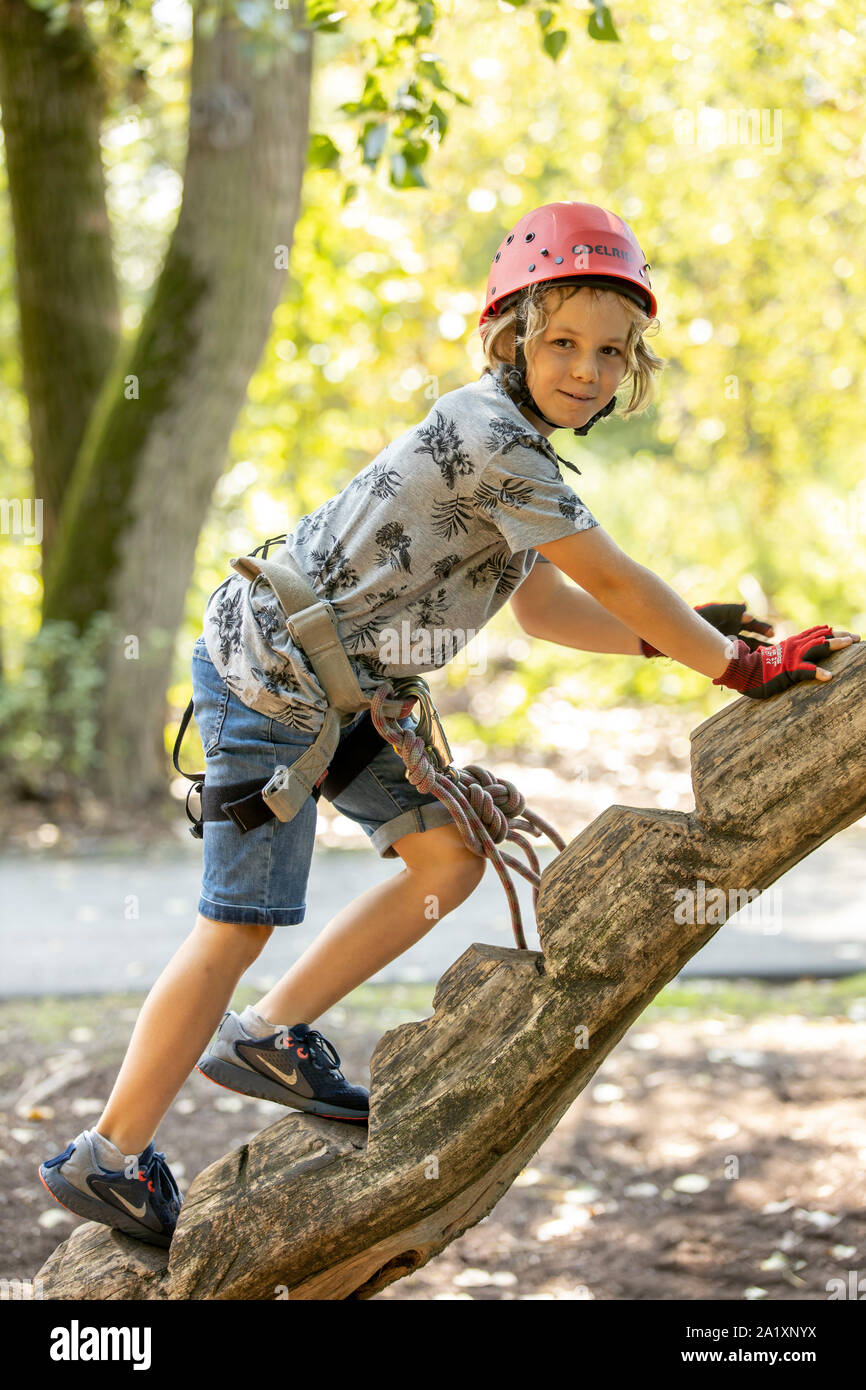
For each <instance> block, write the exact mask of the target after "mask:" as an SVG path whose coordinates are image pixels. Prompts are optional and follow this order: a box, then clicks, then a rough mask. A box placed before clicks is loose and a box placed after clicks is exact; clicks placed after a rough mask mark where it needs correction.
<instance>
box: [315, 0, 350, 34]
mask: <svg viewBox="0 0 866 1390" xmlns="http://www.w3.org/2000/svg"><path fill="white" fill-rule="evenodd" d="M347 14H348V11H347V10H335V9H334V6H333V4H332V0H307V15H306V26H307V28H309V29H317V30H319V31H321V32H327V31H333V30H335V29H338V28H339V26H340V20H341V19H345V18H346V15H347Z"/></svg>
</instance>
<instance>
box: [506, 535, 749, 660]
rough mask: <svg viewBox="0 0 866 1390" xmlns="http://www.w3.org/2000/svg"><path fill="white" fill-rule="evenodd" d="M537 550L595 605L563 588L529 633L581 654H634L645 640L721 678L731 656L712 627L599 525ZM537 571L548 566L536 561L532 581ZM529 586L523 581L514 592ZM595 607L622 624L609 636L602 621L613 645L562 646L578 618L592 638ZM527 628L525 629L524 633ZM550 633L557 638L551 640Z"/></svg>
mask: <svg viewBox="0 0 866 1390" xmlns="http://www.w3.org/2000/svg"><path fill="white" fill-rule="evenodd" d="M535 549H536V550H537V551H538V552H539V554H540V555H544V556H546V558H547V559H548V560H550V561H551V563H552V564H553V565H554V566H556V568H557V569H559V570H561V571H562V572H563V574H566V575H568V577H569V579H573V580H574V581H575V583H576V584H579V585H580V586H581V588H582V589H584V590H586V594H587V595H589V596H590V597H591V598H592V599H594V600H595V603H596V607H595V608H593V607H591V606H587V605H586V603H585V602H584V601H583V600H584V598H585V596H584V595H580V594H573V591H572V590H570V589H569V587H568V585H564V586H563V591H562V592H561V593H560V594H559V595H558V597H557V598H556V599H555V601H553V600H551V601H550V602H549V603H547V604H545V605H543V609H542V614H541V615H540V625H541V626H543V629H544V630H543V631H536V632H535V634H534V635H536V636H541V637H546V638H547V640H549V641H555V642H560V643H561V644H562V645H566V646H578V645H580V646H581V647H582V648H583V649H584V650H587V651H625V652H628V653H630V654H631V653H633V654H634V655H637V654H638V653H639V652H640V638H641V637H644V638H645V639H646V640H647V641H648V642H650V643H651V644H652V645H653V646H654V647H658V648H659V650H660V651H663V652H666V653H667V655H668V656H670V657H673V659H674V660H675V661H679V662H680V663H681V664H682V665H683V666H688V667H690V668H691V670H693V671H700V672H701V674H702V675H704V676H707V677H708V678H709V679H711V680H714V679H715V678H716V677H717V676H720V675H722V673H723V672H724V671H725V669H726V668H727V666H728V663H729V661H730V659H731V650H730V642H729V639H728V638H725V637H723V636H722V635H721V633H719V632H716V630H715V629H714V628H712V627H710V625H709V624H708V623H707V622H705V621H704V619H703V618H701V617H700V616H699V614H697V613H696V612H695V611H694V609H693V608H691V607H690V606H689V605H688V604H687V603H686V601H685V599H682V598H680V596H679V594H677V593H676V592H675V591H674V590H673V589H672V588H671V587H670V586H669V585H668V584H666V583H665V582H664V580H663V579H659V577H658V575H655V574H653V572H652V570H649V569H647V568H646V566H645V565H640V564H638V563H637V561H635V560H632V559H630V557H629V556H628V555H626V554H625V552H624V551H622V550H620V548H619V546H618V545H616V543H615V542H614V541H613V539H612V538H611V537H610V536H609V535H608V534H607V532H606V531H605V530H604V529H603V528H602V527H601V526H593V527H592V528H591V529H590V530H588V531H580V532H578V533H577V535H572V536H565V537H564V538H563V539H562V540H559V541H548V542H547V543H546V544H545V545H539V546H536V547H535ZM539 569H540V570H541V571H542V572H546V571H547V569H548V566H546V565H542V566H538V565H537V564H536V566H535V567H534V569H533V571H532V573H531V574H530V576H529V579H530V580H531V579H532V575H533V574H534V573H535V571H536V570H539ZM528 582H529V580H526V581H524V584H522V585H521V586H520V589H523V588H524V585H525V584H526V583H528ZM520 589H518V591H517V592H518V593H519V592H520ZM556 605H561V607H562V610H563V612H564V614H565V617H564V618H563V619H562V620H561V619H560V617H559V615H558V613H557V612H555V611H554V609H555V607H556ZM599 607H600V608H601V609H604V610H605V611H606V612H607V613H608V614H609V615H612V617H613V618H614V619H616V620H617V622H618V623H619V624H620V630H618V631H612V630H611V629H610V619H608V624H607V632H608V633H609V634H610V638H611V641H612V642H613V643H614V645H611V646H602V647H597V646H593V647H586V646H584V643H583V641H580V643H578V642H577V641H576V640H569V641H566V642H563V641H562V637H563V635H566V636H567V634H568V633H569V631H570V630H571V629H570V628H569V627H568V621H569V619H570V618H572V617H573V618H578V616H579V615H581V616H582V619H583V621H584V622H585V623H589V625H590V628H591V629H592V631H593V632H594V633H595V635H596V638H598V636H599V634H600V632H601V618H600V615H599V613H598V608H599ZM521 621H522V620H521ZM522 625H523V626H524V627H525V626H526V624H522ZM623 628H624V629H625V630H626V631H627V632H628V633H629V634H630V639H628V640H631V639H633V645H629V644H627V639H626V638H625V637H624V636H623V633H622V630H621V629H623ZM526 630H527V631H529V628H527V629H526ZM553 632H557V633H559V634H560V635H559V636H552V635H551V633H553ZM620 638H622V641H620Z"/></svg>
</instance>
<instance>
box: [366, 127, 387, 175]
mask: <svg viewBox="0 0 866 1390" xmlns="http://www.w3.org/2000/svg"><path fill="white" fill-rule="evenodd" d="M387 138H388V123H387V121H383V122H382V124H381V125H374V124H373V123H372V122H370V123H368V124H367V125H365V126H364V129H363V131H362V132H361V145H362V146H363V150H364V163H365V164H369V165H370V166H371V167H375V165H376V164H377V163H378V162H379V156H380V155H381V153H382V151H383V149H384V148H385V141H386V140H387Z"/></svg>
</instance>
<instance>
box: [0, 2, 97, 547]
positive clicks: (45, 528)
mask: <svg viewBox="0 0 866 1390" xmlns="http://www.w3.org/2000/svg"><path fill="white" fill-rule="evenodd" d="M0 105H2V116H3V139H4V146H5V157H6V168H7V176H8V184H9V205H10V208H11V212H12V226H13V231H14V243H15V247H14V249H15V268H16V292H17V302H18V315H19V322H20V336H21V372H22V380H23V385H24V392H25V394H26V396H27V404H28V408H29V419H30V444H31V449H32V454H33V489H34V498H38V499H41V501H42V567H43V572H44V571H45V569H46V567H47V564H48V561H49V560H50V557H51V555H52V552H53V548H54V541H55V536H56V531H57V521H58V517H59V515H60V510H61V507H62V504H63V500H64V498H65V496H66V491H67V487H68V485H69V480H70V478H71V476H72V473H73V469H74V466H75V460H76V458H77V456H78V452H79V449H80V447H81V441H82V438H83V436H84V432H85V428H86V425H87V421H88V418H89V416H90V413H91V410H92V409H93V405H94V402H95V400H96V397H97V395H98V393H99V389H100V387H101V385H102V382H103V381H104V379H105V374H106V372H107V371H108V369H109V367H110V366H111V363H112V361H113V359H114V357H115V353H116V352H117V348H118V343H119V341H120V331H121V321H120V307H119V302H118V290H117V282H116V278H115V273H114V262H113V260H112V252H111V227H110V225H109V220H108V212H107V209H106V204H105V182H104V177H103V169H102V158H101V153H100V145H99V137H100V124H101V119H102V114H103V92H102V89H101V85H100V78H99V72H98V67H97V64H96V61H95V54H94V52H93V48H92V44H91V42H90V38H89V35H88V32H87V29H86V27H85V25H84V23H83V21H80V18H79V19H78V20H76V15H75V14H74V12H73V13H71V14H70V16H69V23H68V26H67V27H66V28H65V29H63V30H62V31H61V32H60V33H58V34H50V33H49V32H48V16H47V15H46V14H44V13H42V12H41V11H39V10H36V9H34V8H33V7H32V6H31V5H29V4H28V3H27V0H0Z"/></svg>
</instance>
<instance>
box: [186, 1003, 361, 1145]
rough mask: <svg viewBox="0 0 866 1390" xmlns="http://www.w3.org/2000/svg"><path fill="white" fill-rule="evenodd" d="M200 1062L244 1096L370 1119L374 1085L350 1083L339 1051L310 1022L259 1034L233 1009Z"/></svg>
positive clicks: (330, 1116) (353, 1119)
mask: <svg viewBox="0 0 866 1390" xmlns="http://www.w3.org/2000/svg"><path fill="white" fill-rule="evenodd" d="M196 1065H197V1069H198V1070H199V1071H200V1072H201V1074H202V1076H207V1077H209V1078H210V1080H211V1081H216V1082H218V1084H219V1085H220V1086H225V1087H226V1088H227V1089H228V1090H229V1091H239V1092H240V1094H241V1095H242V1096H255V1097H256V1098H257V1099H258V1100H275V1101H276V1102H277V1104H278V1105H288V1106H290V1107H291V1108H292V1109H294V1110H306V1111H307V1112H308V1113H309V1114H311V1115H322V1116H324V1117H325V1118H327V1119H330V1120H348V1121H350V1122H360V1123H361V1124H366V1123H367V1119H368V1116H369V1113H370V1093H369V1091H367V1090H365V1089H364V1087H363V1086H350V1085H349V1083H348V1081H347V1080H346V1078H345V1077H344V1076H343V1073H342V1072H341V1071H340V1069H339V1068H340V1057H339V1053H338V1052H337V1051H336V1049H335V1048H334V1047H333V1045H332V1044H331V1043H329V1042H328V1040H327V1038H323V1037H322V1034H321V1033H320V1032H318V1030H317V1029H315V1028H311V1027H310V1025H309V1024H308V1023H296V1024H295V1026H294V1027H293V1028H284V1027H280V1028H279V1029H278V1030H277V1031H275V1032H274V1033H270V1034H268V1035H267V1036H266V1037H264V1038H257V1037H255V1036H254V1035H253V1034H252V1033H248V1032H247V1031H246V1029H245V1028H244V1026H243V1024H242V1023H241V1021H240V1018H239V1017H238V1015H237V1014H236V1013H234V1012H233V1011H232V1010H231V1009H229V1010H227V1011H226V1013H225V1014H224V1015H223V1020H222V1023H221V1024H220V1026H219V1030H218V1032H217V1035H216V1038H215V1039H214V1041H213V1042H212V1043H211V1045H210V1047H209V1048H208V1049H207V1051H206V1052H205V1053H204V1054H203V1055H202V1056H201V1057H200V1058H199V1060H198V1062H197V1064H196Z"/></svg>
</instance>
